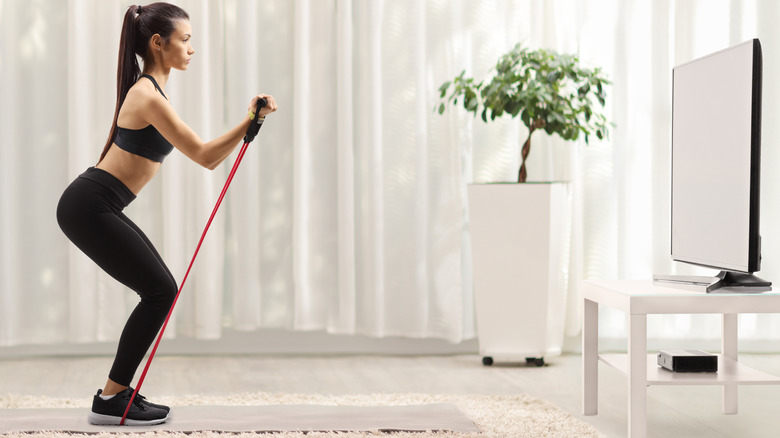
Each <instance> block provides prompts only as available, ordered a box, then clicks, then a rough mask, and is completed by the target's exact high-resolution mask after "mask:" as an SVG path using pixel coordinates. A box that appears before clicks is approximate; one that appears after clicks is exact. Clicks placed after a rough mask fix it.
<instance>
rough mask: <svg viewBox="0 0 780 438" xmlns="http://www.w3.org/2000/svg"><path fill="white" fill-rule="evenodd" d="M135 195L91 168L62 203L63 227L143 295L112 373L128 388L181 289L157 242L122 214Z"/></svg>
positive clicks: (109, 270)
mask: <svg viewBox="0 0 780 438" xmlns="http://www.w3.org/2000/svg"><path fill="white" fill-rule="evenodd" d="M133 199H135V195H134V194H133V192H131V191H130V189H128V188H127V186H125V185H124V184H122V182H121V181H119V180H118V179H116V178H115V177H114V176H113V175H111V174H110V173H108V172H106V171H104V170H102V169H97V168H94V167H90V168H89V169H87V171H86V172H84V173H82V174H81V175H79V177H78V178H76V180H74V181H73V182H72V183H71V184H70V186H68V188H67V189H65V192H63V194H62V197H61V198H60V202H59V204H58V205H57V222H58V223H59V225H60V228H61V229H62V231H63V232H64V233H65V235H66V236H68V239H70V240H71V241H72V242H73V243H74V244H75V245H76V246H77V247H78V248H79V249H80V250H81V251H83V252H84V254H86V255H87V256H89V258H91V259H92V260H93V261H94V262H95V263H97V264H98V266H100V267H101V268H102V269H103V270H104V271H106V272H107V273H108V274H109V275H111V276H112V277H114V278H115V279H116V280H118V281H120V282H121V283H122V284H124V285H125V286H127V287H129V288H130V289H132V290H134V291H135V292H136V293H138V295H140V296H141V302H140V303H138V306H136V308H135V310H133V312H132V314H130V318H129V319H128V320H127V323H126V324H125V328H124V330H123V331H122V336H121V337H120V338H119V346H118V347H117V352H116V357H115V358H114V364H113V366H112V367H111V372H110V373H109V375H108V377H109V378H110V379H111V380H113V381H114V382H116V383H119V384H120V385H126V386H129V385H130V382H131V381H132V380H133V374H135V371H136V369H137V368H138V365H140V363H141V361H142V360H143V357H144V355H145V354H146V351H147V350H148V349H149V346H150V345H151V344H152V342H153V341H154V338H155V336H156V335H157V332H158V331H159V330H160V327H162V324H163V322H164V321H165V317H166V316H167V315H168V311H169V310H170V308H171V305H173V300H174V299H175V297H176V292H177V290H178V288H177V286H176V280H175V279H174V278H173V275H171V272H170V271H169V270H168V267H167V266H165V263H164V262H163V260H162V258H161V257H160V254H158V253H157V250H156V249H154V246H153V245H152V242H150V241H149V239H148V238H147V237H146V235H144V233H143V231H141V229H140V228H138V226H136V225H135V224H134V223H133V222H132V221H131V220H130V219H129V218H128V217H127V216H125V215H124V214H123V213H122V209H124V208H125V207H126V206H127V205H128V204H130V202H131V201H132V200H133Z"/></svg>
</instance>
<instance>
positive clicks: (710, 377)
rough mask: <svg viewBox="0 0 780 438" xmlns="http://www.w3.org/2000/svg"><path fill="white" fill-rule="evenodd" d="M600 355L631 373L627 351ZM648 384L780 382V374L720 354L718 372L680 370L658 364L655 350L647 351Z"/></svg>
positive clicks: (620, 369) (768, 383)
mask: <svg viewBox="0 0 780 438" xmlns="http://www.w3.org/2000/svg"><path fill="white" fill-rule="evenodd" d="M599 359H600V360H601V361H602V362H604V363H605V364H607V365H609V366H611V367H612V368H614V369H616V370H618V371H620V372H621V373H623V374H625V375H628V355H627V354H600V355H599ZM647 384H648V385H780V377H777V376H774V375H771V374H767V373H764V372H762V371H759V370H756V369H754V368H751V367H748V366H746V365H743V364H742V363H740V362H738V361H735V360H733V359H729V358H727V357H723V356H722V355H718V372H716V373H679V372H673V371H669V370H667V369H665V368H662V367H660V366H658V361H657V357H656V355H654V354H648V355H647Z"/></svg>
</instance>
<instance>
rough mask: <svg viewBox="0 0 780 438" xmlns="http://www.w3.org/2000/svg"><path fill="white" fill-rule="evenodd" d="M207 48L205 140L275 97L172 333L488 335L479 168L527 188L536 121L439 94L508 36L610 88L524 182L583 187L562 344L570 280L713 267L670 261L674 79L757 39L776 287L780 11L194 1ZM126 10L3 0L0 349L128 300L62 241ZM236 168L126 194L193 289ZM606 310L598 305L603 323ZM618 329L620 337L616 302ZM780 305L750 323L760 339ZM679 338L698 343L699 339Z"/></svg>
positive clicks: (745, 326) (676, 332) (115, 323)
mask: <svg viewBox="0 0 780 438" xmlns="http://www.w3.org/2000/svg"><path fill="white" fill-rule="evenodd" d="M174 3H176V4H178V5H180V6H182V7H183V8H184V9H185V10H187V11H188V12H189V14H190V16H191V22H192V27H193V33H194V35H193V40H192V42H193V46H194V48H195V51H196V53H195V55H194V56H193V62H192V63H191V64H190V67H189V70H188V71H187V72H179V71H173V72H172V73H171V77H170V80H169V82H168V84H167V86H166V93H167V94H168V96H169V97H170V99H171V103H172V104H173V106H174V108H175V109H176V111H177V112H178V114H179V115H180V116H181V118H182V119H183V120H184V121H185V122H186V123H188V124H189V125H190V126H191V127H192V128H193V129H194V130H195V131H196V132H197V133H198V134H199V135H200V136H201V137H202V138H203V139H205V140H209V139H212V138H214V137H216V136H218V135H220V134H222V133H223V132H225V131H226V130H227V129H229V128H230V127H232V126H234V125H235V124H237V123H239V121H240V120H241V118H242V117H244V116H245V114H246V109H247V105H248V103H249V101H250V99H251V98H252V97H253V96H254V95H255V94H257V93H260V92H264V93H269V94H273V95H274V96H275V97H276V99H277V101H278V102H279V107H280V109H279V111H278V112H277V113H276V114H273V115H271V116H269V118H268V120H267V121H266V123H265V125H264V127H263V129H262V131H261V132H260V134H259V135H258V137H257V139H256V140H255V141H254V142H253V144H252V145H250V147H249V150H248V152H247V154H246V156H245V158H244V160H243V162H242V166H241V169H240V170H239V172H238V173H237V174H236V177H235V179H234V180H233V184H232V186H231V189H230V192H229V194H228V196H227V197H226V200H225V202H224V205H223V207H222V210H221V211H220V213H219V214H218V216H217V218H216V220H215V222H214V223H213V224H212V227H211V230H210V231H209V235H208V237H207V238H206V240H205V242H204V246H203V248H202V249H201V252H200V255H199V256H198V260H197V261H196V262H195V265H194V267H193V271H192V273H191V274H190V278H189V279H188V280H187V285H186V287H185V288H184V291H183V292H182V296H181V298H180V300H179V302H178V304H177V309H176V312H174V321H173V322H172V323H171V324H170V325H169V328H168V330H167V336H168V337H176V336H188V337H195V338H199V339H217V338H220V336H221V332H222V330H223V328H225V327H229V328H232V329H237V330H242V331H254V330H260V329H267V328H274V329H287V330H317V331H326V332H329V333H338V334H359V335H368V336H374V337H389V336H402V337H412V338H439V339H445V340H448V341H450V342H459V341H462V340H464V339H470V338H473V337H474V336H475V325H476V324H477V323H478V322H477V321H475V319H474V307H473V300H474V297H473V295H474V291H473V289H472V272H471V251H470V245H471V243H470V234H469V227H468V214H467V211H468V208H467V207H468V199H467V196H466V185H467V184H468V183H471V182H487V181H512V180H514V178H515V177H516V172H517V168H518V166H519V146H520V144H521V143H522V142H523V141H524V140H525V136H526V135H527V130H526V129H525V128H524V127H523V126H522V125H521V124H520V123H519V121H517V120H509V119H506V120H497V121H495V122H494V123H490V124H484V123H482V122H481V120H479V119H475V118H473V117H472V116H471V115H468V114H466V113H465V112H464V111H462V109H451V110H448V111H447V112H446V113H445V114H444V115H442V116H440V115H438V114H437V113H436V112H434V110H433V109H434V107H435V106H436V103H437V102H438V91H437V89H438V86H439V84H441V83H442V82H444V81H445V80H449V79H451V78H452V77H453V76H455V75H457V74H459V73H460V72H461V71H463V70H465V71H466V73H467V74H468V75H472V76H474V77H477V78H484V77H486V76H488V75H489V74H490V69H491V68H492V67H493V66H494V64H495V61H496V59H497V57H498V56H499V55H500V54H502V53H505V52H506V51H507V50H508V49H510V48H511V47H512V46H513V45H514V44H515V43H517V42H524V43H525V44H526V45H528V46H530V47H534V48H537V47H544V48H549V49H554V50H557V51H559V52H567V53H576V54H578V56H579V58H580V60H581V62H582V63H583V64H585V65H587V66H590V67H595V66H598V67H602V68H604V70H605V71H606V72H607V73H608V75H609V76H610V77H611V79H612V81H613V82H614V84H613V86H612V87H610V89H609V90H608V93H609V98H608V102H609V103H608V106H607V113H608V114H609V116H610V118H611V120H612V121H614V122H615V123H616V127H615V129H614V131H613V135H612V137H611V138H610V140H609V141H601V142H592V143H591V144H590V145H588V146H585V145H584V144H583V143H582V142H576V143H570V142H569V143H567V142H563V141H562V140H560V139H559V138H557V137H548V136H544V135H541V134H536V135H535V136H534V140H533V149H532V152H531V157H529V161H528V166H529V180H531V181H539V180H550V179H557V180H567V181H570V187H571V190H570V193H571V200H570V203H571V207H572V208H571V210H572V211H573V214H572V217H571V221H570V222H571V223H570V233H569V234H570V238H569V244H568V260H569V262H568V264H567V267H566V269H565V272H564V275H565V276H566V278H567V283H568V288H569V299H568V306H567V309H566V314H565V315H562V316H561V317H565V318H566V320H567V330H566V333H567V335H568V336H570V337H576V336H577V335H578V334H579V328H580V314H581V298H580V295H579V286H578V285H579V283H580V281H581V280H582V279H587V278H628V277H634V278H650V276H651V275H652V274H653V273H699V272H701V270H700V269H697V268H693V267H687V266H684V265H681V264H674V263H672V262H671V261H670V258H669V254H668V253H669V251H668V248H669V243H668V239H669V235H670V231H669V223H668V222H669V189H670V187H669V170H670V163H669V139H670V129H671V127H670V117H671V114H670V107H671V68H672V67H673V66H674V65H676V64H679V63H681V62H685V61H687V60H690V59H692V58H694V57H698V56H702V55H704V54H707V53H710V52H712V51H715V50H718V49H721V48H724V47H726V46H728V45H731V44H735V43H738V42H741V41H744V40H747V39H750V38H753V37H759V38H761V39H762V42H764V78H765V80H764V99H763V102H764V120H765V123H764V126H763V145H764V147H763V157H762V159H763V166H764V172H763V174H762V224H761V230H762V233H763V237H764V240H763V255H764V264H763V271H762V272H761V274H760V275H761V276H762V277H766V278H768V279H770V280H771V279H773V278H775V279H777V278H780V276H778V274H780V264H779V263H778V262H777V260H778V259H779V258H780V254H778V253H779V252H780V236H778V233H777V231H775V227H774V226H773V224H774V223H775V222H777V219H778V217H780V205H778V204H777V203H776V202H774V198H776V197H777V196H776V194H777V193H778V191H779V190H780V177H779V176H776V175H775V174H774V173H772V172H771V169H772V167H771V163H773V162H776V161H777V160H778V157H777V156H776V155H777V154H780V152H778V151H777V149H776V148H772V147H771V145H772V144H774V142H776V141H777V139H780V131H778V128H777V127H776V126H775V125H774V124H772V123H771V122H770V121H771V120H772V115H774V114H777V113H778V109H779V108H778V104H777V102H778V101H780V100H779V99H776V97H778V96H780V88H778V85H776V83H775V82H774V81H772V80H771V79H769V78H771V77H773V75H774V73H776V72H777V71H779V70H778V69H780V61H778V60H777V59H779V58H780V49H778V48H776V47H774V46H773V45H772V41H775V40H777V38H776V37H777V35H776V34H777V33H778V32H780V31H779V30H777V26H776V25H775V21H776V18H777V17H778V16H780V15H778V14H780V6H778V5H777V4H776V3H775V2H772V1H769V0H755V1H735V0H719V1H710V2H703V1H675V0H658V1H653V2H645V1H640V0H626V1H623V0H587V1H576V0H554V1H550V0H491V1H484V2H469V1H465V0H425V1H423V0H397V1H393V2H387V1H384V0H371V1H356V0H294V1H286V0H267V1H263V2H258V1H255V0H224V1H221V2H213V1H208V0H178V1H174ZM131 4H133V3H132V2H130V1H127V0H110V1H106V0H68V1H67V2H64V1H59V0H24V1H23V0H0V132H2V133H3V135H2V137H1V138H0V239H1V240H0V346H10V345H20V344H47V343H48V344H51V343H63V342H64V343H86V342H98V341H114V340H116V339H117V338H118V336H119V333H120V332H121V329H122V326H123V324H124V321H125V320H126V317H127V315H128V314H129V312H130V311H131V310H132V308H133V307H134V306H135V303H136V302H137V301H138V299H137V297H136V295H135V294H134V293H133V292H131V291H129V290H127V289H126V288H124V287H123V286H121V285H119V284H118V283H116V282H115V281H114V280H113V279H111V278H110V277H108V276H107V275H106V274H104V273H103V272H101V271H100V270H99V269H98V268H97V267H96V266H95V265H94V263H93V262H92V261H91V260H89V259H88V258H86V256H84V255H83V254H81V253H80V252H79V251H78V250H77V249H76V248H75V247H74V246H73V245H71V244H70V243H69V242H68V241H67V240H66V239H65V238H64V236H63V235H62V233H61V232H60V230H59V229H58V227H57V224H56V221H55V218H54V211H55V208H56V203H57V200H58V199H59V195H60V194H61V192H62V190H63V189H64V188H65V187H66V186H67V184H68V183H69V182H70V181H71V180H72V179H73V178H75V177H76V176H77V175H78V174H80V173H81V172H83V171H84V170H85V169H86V168H87V167H89V166H92V165H94V164H95V162H96V161H97V158H98V156H99V153H100V150H101V148H102V146H103V144H104V142H105V138H106V136H107V134H108V129H109V126H110V124H111V118H112V116H113V110H114V103H115V93H116V90H115V87H116V84H115V81H116V51H117V48H118V45H119V33H120V28H121V20H122V16H123V14H124V12H125V10H126V8H127V7H128V6H129V5H131ZM234 159H235V154H233V155H231V157H229V158H228V159H227V160H226V162H225V163H224V164H223V165H222V166H220V167H219V168H218V169H216V170H215V171H212V172H210V171H207V170H205V169H202V168H199V167H198V166H197V165H196V164H194V163H193V162H191V161H190V160H188V159H187V158H186V157H185V156H183V155H182V154H181V153H179V152H174V153H173V154H171V155H170V156H169V157H168V158H167V159H166V161H165V163H164V165H163V166H162V168H161V170H160V172H159V174H158V175H157V177H156V178H155V179H154V180H153V181H152V182H151V183H150V184H149V185H148V186H147V187H145V188H144V190H143V192H142V193H141V194H140V196H139V197H138V198H137V199H136V200H135V201H134V202H133V203H132V204H131V205H130V206H129V207H128V208H127V210H126V213H127V214H128V216H130V217H131V218H132V219H133V220H134V221H135V222H136V223H137V224H138V225H139V226H140V227H141V228H142V229H143V230H145V232H146V233H147V235H148V236H149V237H150V239H151V240H152V241H153V242H154V243H155V245H156V246H157V248H158V250H159V251H160V252H161V254H162V255H163V258H164V259H165V260H166V261H167V263H168V265H169V267H170V269H171V271H172V272H173V274H174V276H175V277H176V278H177V279H178V280H179V281H181V279H182V277H183V275H184V273H185V271H186V268H187V265H188V263H189V260H190V258H191V256H192V252H193V251H194V249H195V245H196V243H197V241H198V239H199V237H200V234H201V232H202V229H203V227H204V226H205V223H206V220H207V218H208V216H209V214H210V213H211V209H212V208H213V205H214V202H215V201H216V198H217V196H218V194H219V191H220V190H221V188H222V185H223V184H224V181H225V178H226V176H227V174H228V172H229V170H230V167H231V166H232V164H233V160H234ZM607 312H608V311H607ZM600 323H601V324H603V327H602V329H603V330H604V331H605V332H607V331H617V332H618V333H619V332H620V331H621V330H624V329H625V325H624V321H623V320H622V316H621V315H620V314H618V313H615V314H613V315H611V316H610V315H609V314H607V315H606V316H605V317H603V318H600ZM718 327H719V320H717V318H709V317H707V316H696V317H686V316H675V317H659V318H658V319H655V320H653V321H651V323H650V326H649V328H648V333H649V335H650V336H651V337H654V338H676V339H682V337H683V336H687V337H690V338H707V339H712V338H717V336H718V333H719V328H718ZM778 328H780V318H778V317H776V316H771V315H760V316H744V317H741V318H740V333H741V335H742V336H748V337H749V338H750V339H753V340H757V341H760V340H772V339H776V338H777V337H779V336H780V335H777V334H775V333H780V330H777V329H778ZM683 334H684V335H683Z"/></svg>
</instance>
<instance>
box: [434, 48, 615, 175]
mask: <svg viewBox="0 0 780 438" xmlns="http://www.w3.org/2000/svg"><path fill="white" fill-rule="evenodd" d="M495 71H496V74H495V76H493V78H492V79H491V80H490V81H489V82H487V83H485V82H484V81H482V82H479V83H475V82H474V78H464V77H463V75H464V74H465V73H466V71H465V70H464V71H462V72H461V73H460V75H458V76H456V77H455V78H454V79H453V80H452V81H447V82H445V83H443V84H442V85H441V87H439V92H440V93H441V95H440V98H441V99H442V101H441V102H440V103H439V108H438V111H439V114H442V113H444V110H445V109H446V106H447V104H448V103H449V104H453V105H457V104H458V100H459V99H462V102H463V107H464V108H465V109H466V111H470V112H472V113H474V116H475V117H476V115H477V113H479V112H480V110H481V114H482V121H484V122H485V123H488V111H489V112H490V116H489V117H490V120H491V121H493V120H495V119H496V118H498V117H502V116H511V117H512V118H515V117H517V116H520V120H521V121H522V122H523V124H524V125H525V126H526V128H528V137H527V138H526V140H525V143H523V148H522V161H521V164H520V171H519V172H518V176H517V182H520V183H523V182H525V181H526V176H527V173H526V167H525V160H526V158H528V154H529V153H530V152H531V136H532V135H533V134H534V132H535V131H537V130H538V129H543V130H544V131H545V132H546V133H547V134H549V135H552V134H558V135H559V136H560V137H561V138H562V139H564V140H570V141H574V140H577V139H578V138H579V137H580V135H583V136H584V139H585V143H588V142H589V139H590V136H591V135H593V134H595V135H596V137H598V138H599V139H603V138H605V137H607V136H608V134H609V124H608V122H607V118H606V117H605V116H604V114H602V113H601V111H600V110H602V109H603V108H604V105H606V98H607V95H606V92H605V91H604V87H605V85H608V84H610V83H611V82H610V81H609V80H608V79H607V78H606V76H605V75H604V74H603V72H602V71H601V69H599V68H596V69H593V70H590V69H587V68H583V67H580V65H579V60H578V59H577V57H576V56H574V55H566V54H558V53H555V52H553V51H549V50H544V49H540V50H533V51H532V50H529V49H527V48H525V47H523V46H522V45H521V44H517V45H516V46H515V47H514V48H513V49H512V50H511V51H509V53H506V54H504V55H502V56H501V57H500V58H499V59H498V63H497V64H496V67H495ZM450 87H452V91H450ZM448 91H450V94H449V97H448V96H447V92H448ZM597 104H598V105H597Z"/></svg>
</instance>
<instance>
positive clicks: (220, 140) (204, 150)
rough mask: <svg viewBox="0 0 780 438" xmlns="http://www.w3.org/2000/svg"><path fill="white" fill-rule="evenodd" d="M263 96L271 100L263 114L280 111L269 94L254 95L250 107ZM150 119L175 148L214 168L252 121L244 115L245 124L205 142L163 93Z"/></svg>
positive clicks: (152, 105) (151, 106) (153, 105)
mask: <svg viewBox="0 0 780 438" xmlns="http://www.w3.org/2000/svg"><path fill="white" fill-rule="evenodd" d="M260 97H265V98H266V99H267V100H268V104H267V105H266V107H265V108H263V109H262V110H261V111H260V116H261V117H264V116H265V115H267V114H270V113H272V112H274V111H276V102H275V101H274V99H273V97H272V96H269V95H265V94H261V95H259V96H256V97H255V98H253V99H252V102H251V103H250V108H254V107H255V102H256V101H257V99H258V98H260ZM146 118H147V119H148V120H147V121H148V122H149V123H151V124H152V125H153V126H154V127H155V128H156V129H157V130H158V131H159V132H160V134H162V136H163V137H165V139H166V140H168V141H169V142H170V143H171V144H172V145H173V146H174V147H176V148H177V149H179V150H180V151H181V152H182V153H183V154H184V155H186V156H187V157H189V158H190V159H191V160H192V161H194V162H196V163H198V164H200V165H201V166H203V167H205V168H208V169H210V170H213V169H214V168H216V167H217V166H218V165H219V164H220V163H222V161H224V160H225V158H227V157H228V156H229V155H230V153H231V152H233V149H235V148H236V146H238V142H239V141H241V138H243V136H244V134H245V133H246V130H247V128H249V124H250V123H251V120H250V119H249V117H244V120H242V121H241V123H239V124H238V125H236V126H235V127H233V128H232V129H230V130H229V131H228V132H226V133H224V134H222V135H221V136H219V137H217V138H215V139H213V140H211V141H209V142H204V141H203V140H202V139H201V138H200V137H199V136H198V134H196V133H195V131H193V130H192V128H190V127H189V126H188V125H187V124H186V123H184V121H182V120H181V118H179V116H178V114H176V111H174V110H173V107H172V106H171V105H170V104H169V103H168V101H166V100H164V99H162V96H160V99H156V98H155V99H152V100H151V102H149V111H148V112H147V114H146Z"/></svg>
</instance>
